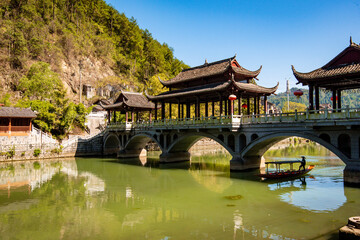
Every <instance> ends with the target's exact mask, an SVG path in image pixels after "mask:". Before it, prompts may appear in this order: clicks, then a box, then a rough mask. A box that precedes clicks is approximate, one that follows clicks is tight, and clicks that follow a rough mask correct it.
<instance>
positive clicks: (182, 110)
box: [181, 104, 184, 119]
mask: <svg viewBox="0 0 360 240" xmlns="http://www.w3.org/2000/svg"><path fill="white" fill-rule="evenodd" d="M181 118H182V119H184V104H181Z"/></svg>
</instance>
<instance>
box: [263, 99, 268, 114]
mask: <svg viewBox="0 0 360 240" xmlns="http://www.w3.org/2000/svg"><path fill="white" fill-rule="evenodd" d="M264 114H268V104H267V96H264Z"/></svg>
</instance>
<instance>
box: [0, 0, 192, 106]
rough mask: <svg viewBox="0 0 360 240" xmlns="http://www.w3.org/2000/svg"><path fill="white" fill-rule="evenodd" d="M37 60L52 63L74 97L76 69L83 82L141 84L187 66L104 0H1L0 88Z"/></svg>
mask: <svg viewBox="0 0 360 240" xmlns="http://www.w3.org/2000/svg"><path fill="white" fill-rule="evenodd" d="M38 61H43V62H47V63H49V64H50V66H51V69H52V70H53V71H54V72H56V73H58V75H59V76H60V79H61V80H62V81H63V83H64V85H65V87H66V89H67V93H68V97H73V99H76V98H75V95H76V94H77V93H78V91H79V85H80V84H79V80H80V71H81V79H82V83H88V84H91V85H92V86H94V87H100V86H103V85H106V84H107V83H108V82H111V83H112V84H118V85H120V84H121V85H122V86H131V87H132V88H136V89H138V90H143V88H145V86H146V85H149V79H151V78H153V77H154V76H157V75H161V76H162V78H171V77H173V76H175V75H176V74H177V73H178V72H180V71H181V70H182V69H183V68H186V67H187V66H186V65H185V64H184V63H183V62H182V61H180V60H178V59H176V58H175V57H174V54H173V49H172V48H170V47H169V46H168V45H167V44H166V43H163V44H161V43H159V42H158V41H156V40H155V39H154V38H153V37H152V35H151V33H150V32H149V31H148V30H142V29H140V27H139V26H138V25H137V23H136V20H135V19H128V18H127V17H126V16H125V15H124V14H123V13H119V12H117V11H116V10H115V9H114V8H112V7H111V6H109V5H107V4H106V2H105V1H103V0H2V1H1V2H0V87H1V88H2V89H3V91H2V93H0V94H2V95H3V94H5V93H7V92H13V91H16V90H17V85H18V82H19V79H20V78H21V77H22V76H24V75H25V74H26V73H27V71H28V69H29V68H30V66H31V65H32V64H33V63H36V62H38ZM80 66H81V69H80ZM12 96H13V98H17V99H18V98H20V97H21V96H20V93H19V92H17V93H16V94H12ZM0 97H2V96H0Z"/></svg>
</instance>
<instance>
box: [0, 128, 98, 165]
mask: <svg viewBox="0 0 360 240" xmlns="http://www.w3.org/2000/svg"><path fill="white" fill-rule="evenodd" d="M102 146H103V138H102V134H101V133H99V134H97V135H94V136H88V137H79V136H76V137H72V138H70V139H67V140H63V141H62V142H59V141H57V140H56V139H53V138H52V137H51V136H50V135H48V134H45V133H43V132H41V131H40V130H38V129H36V128H33V129H32V131H31V133H30V134H29V135H28V136H12V137H8V136H0V162H6V161H18V160H31V159H53V158H64V157H75V156H98V155H102Z"/></svg>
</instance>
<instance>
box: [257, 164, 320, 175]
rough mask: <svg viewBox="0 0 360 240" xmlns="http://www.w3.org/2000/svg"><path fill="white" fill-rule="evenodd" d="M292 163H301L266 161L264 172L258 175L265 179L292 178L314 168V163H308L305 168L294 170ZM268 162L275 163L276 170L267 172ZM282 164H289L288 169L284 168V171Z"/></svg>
mask: <svg viewBox="0 0 360 240" xmlns="http://www.w3.org/2000/svg"><path fill="white" fill-rule="evenodd" d="M294 163H301V161H278V162H266V163H265V164H266V172H265V173H261V174H259V175H258V176H259V177H262V178H267V179H280V178H294V177H300V176H303V175H305V174H307V173H308V172H310V171H311V170H312V169H313V168H314V165H310V166H308V167H307V168H305V170H294V169H293V164H294ZM269 164H275V167H276V171H274V172H269V167H268V166H269ZM282 164H290V170H286V171H285V170H281V165H282Z"/></svg>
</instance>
